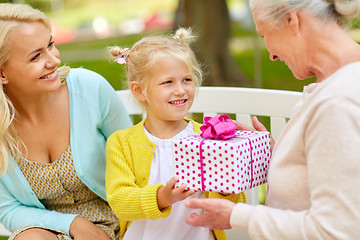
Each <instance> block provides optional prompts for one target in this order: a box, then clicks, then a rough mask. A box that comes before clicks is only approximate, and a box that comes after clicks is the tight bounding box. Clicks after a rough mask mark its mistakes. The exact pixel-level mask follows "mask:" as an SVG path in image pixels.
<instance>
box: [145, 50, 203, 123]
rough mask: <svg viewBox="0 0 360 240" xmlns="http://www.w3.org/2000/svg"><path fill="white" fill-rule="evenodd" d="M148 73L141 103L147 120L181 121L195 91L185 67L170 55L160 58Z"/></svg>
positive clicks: (182, 62)
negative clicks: (148, 77)
mask: <svg viewBox="0 0 360 240" xmlns="http://www.w3.org/2000/svg"><path fill="white" fill-rule="evenodd" d="M151 71H152V74H151V75H152V78H151V79H149V80H148V82H147V88H146V92H145V94H144V101H143V103H144V106H145V109H146V113H147V118H152V119H153V120H154V119H156V120H159V121H165V122H168V121H179V120H181V121H182V120H183V118H184V117H185V115H186V114H187V112H188V111H189V109H190V107H191V105H192V103H193V101H194V96H195V89H196V87H195V82H194V80H193V76H192V75H191V73H190V71H189V68H188V66H187V64H186V63H185V62H184V61H182V60H179V59H178V58H175V57H172V56H167V57H161V58H159V60H158V61H157V62H156V64H155V65H154V67H153V68H152V70H151Z"/></svg>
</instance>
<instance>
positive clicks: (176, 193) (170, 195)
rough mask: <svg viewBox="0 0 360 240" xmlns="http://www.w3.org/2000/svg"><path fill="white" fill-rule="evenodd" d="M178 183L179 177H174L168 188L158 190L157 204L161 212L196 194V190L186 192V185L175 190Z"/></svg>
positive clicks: (168, 183)
mask: <svg viewBox="0 0 360 240" xmlns="http://www.w3.org/2000/svg"><path fill="white" fill-rule="evenodd" d="M178 181H179V178H178V177H173V178H171V179H170V180H169V181H168V182H167V183H166V186H163V187H161V188H159V189H158V193H157V202H158V206H159V209H160V210H161V209H163V208H166V207H168V206H171V205H172V204H174V203H176V202H178V201H182V200H184V199H185V198H187V197H189V196H191V195H192V194H193V193H194V192H195V191H194V190H186V185H185V184H183V185H181V186H179V187H178V188H175V183H177V182H178Z"/></svg>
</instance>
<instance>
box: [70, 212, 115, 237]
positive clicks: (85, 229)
mask: <svg viewBox="0 0 360 240" xmlns="http://www.w3.org/2000/svg"><path fill="white" fill-rule="evenodd" d="M69 232H70V235H71V236H72V237H73V238H74V240H111V239H110V237H109V236H108V235H107V234H106V233H105V232H104V231H103V230H102V229H100V228H99V227H98V226H96V225H95V224H93V223H92V222H90V221H88V220H86V219H85V218H82V217H79V216H77V217H75V218H74V220H73V221H72V223H71V224H70V231H69Z"/></svg>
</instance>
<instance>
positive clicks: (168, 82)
mask: <svg viewBox="0 0 360 240" xmlns="http://www.w3.org/2000/svg"><path fill="white" fill-rule="evenodd" d="M170 83H171V80H168V81H165V82H163V83H162V84H170Z"/></svg>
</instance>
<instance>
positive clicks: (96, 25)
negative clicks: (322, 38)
mask: <svg viewBox="0 0 360 240" xmlns="http://www.w3.org/2000/svg"><path fill="white" fill-rule="evenodd" d="M0 2H17V3H27V4H29V5H31V6H33V7H35V8H38V9H40V10H42V11H44V12H45V13H46V14H47V15H48V16H50V17H51V20H52V23H53V26H54V33H53V34H54V36H55V37H54V38H55V44H56V46H57V48H58V49H59V51H60V53H61V60H62V63H63V64H66V65H68V66H70V67H84V68H87V69H90V70H93V71H95V72H98V73H99V74H101V75H102V76H104V77H105V78H106V79H107V80H108V81H109V82H110V84H111V85H112V86H113V87H114V88H115V89H116V90H120V89H125V88H126V86H127V85H126V74H125V66H124V65H118V64H116V63H115V62H114V61H113V60H112V59H111V58H110V57H109V55H108V53H107V51H106V49H107V48H108V47H109V46H113V45H118V46H121V47H129V48H131V46H132V45H133V44H134V43H135V42H136V41H138V40H139V39H141V38H142V37H144V36H150V35H164V34H166V35H168V34H170V33H172V32H174V30H176V29H177V28H178V27H179V26H185V27H191V28H192V29H193V31H194V33H195V35H197V37H198V38H197V41H196V42H195V43H194V44H193V49H194V51H195V53H196V55H197V57H198V59H199V61H200V62H201V64H202V66H203V70H204V72H205V79H204V82H203V85H207V86H238V87H257V88H265V89H278V90H292V91H302V89H303V86H305V85H308V84H309V83H311V82H313V81H315V79H314V78H311V79H307V80H303V81H300V80H297V79H295V78H294V76H293V75H292V73H291V71H290V70H289V69H288V68H287V66H286V65H285V64H283V63H281V62H280V61H276V62H272V61H270V59H269V53H268V51H267V50H266V49H265V45H264V41H263V39H262V38H261V37H260V36H258V35H257V34H256V31H255V27H254V24H253V21H252V17H251V13H250V11H249V8H248V1H247V0H196V1H194V0H152V1H148V0H103V1H100V0H12V1H3V0H0ZM357 23H358V24H355V25H354V26H353V27H352V28H351V29H350V31H349V32H350V34H351V36H352V37H353V38H354V39H355V40H357V41H360V30H359V26H360V24H359V21H357Z"/></svg>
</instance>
